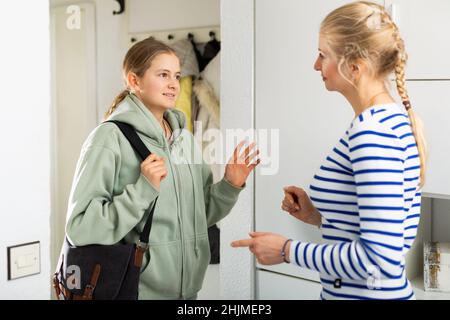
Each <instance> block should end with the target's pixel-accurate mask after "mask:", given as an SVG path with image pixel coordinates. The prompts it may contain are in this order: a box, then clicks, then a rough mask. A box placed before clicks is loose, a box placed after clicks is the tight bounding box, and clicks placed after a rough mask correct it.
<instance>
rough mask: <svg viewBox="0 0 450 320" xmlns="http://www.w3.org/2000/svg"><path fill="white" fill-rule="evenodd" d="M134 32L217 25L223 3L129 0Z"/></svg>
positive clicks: (131, 30) (131, 29)
mask: <svg viewBox="0 0 450 320" xmlns="http://www.w3.org/2000/svg"><path fill="white" fill-rule="evenodd" d="M126 3H127V6H128V8H127V10H129V14H130V17H131V19H130V20H129V31H130V32H135V33H136V32H146V31H150V30H151V31H157V30H168V29H169V30H170V29H184V28H193V27H209V26H216V25H218V24H219V21H220V11H219V6H220V1H219V0H188V1H186V0H163V1H148V0H128V1H126Z"/></svg>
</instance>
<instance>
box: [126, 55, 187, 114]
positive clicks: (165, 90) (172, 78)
mask: <svg viewBox="0 0 450 320" xmlns="http://www.w3.org/2000/svg"><path fill="white" fill-rule="evenodd" d="M180 79H181V72H180V60H179V59H178V57H177V56H175V55H174V54H170V53H162V54H159V55H158V56H156V57H155V58H154V59H153V61H152V63H151V66H150V68H148V69H147V71H146V72H145V74H144V76H143V77H142V78H139V79H137V87H136V90H135V92H136V95H137V96H138V97H139V98H140V99H141V100H142V102H143V103H144V104H145V105H146V106H150V107H151V108H157V109H171V108H174V107H175V101H176V100H177V98H178V95H179V94H180Z"/></svg>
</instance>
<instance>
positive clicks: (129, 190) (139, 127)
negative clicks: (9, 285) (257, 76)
mask: <svg viewBox="0 0 450 320" xmlns="http://www.w3.org/2000/svg"><path fill="white" fill-rule="evenodd" d="M164 117H165V119H166V120H167V121H168V122H169V124H170V126H171V127H172V130H173V132H174V135H173V137H174V138H173V142H172V143H171V144H169V143H168V141H167V139H166V138H165V137H164V134H163V130H162V128H161V126H160V125H159V123H158V121H157V120H156V118H155V117H154V116H153V114H152V113H151V112H150V111H149V110H148V109H147V108H146V107H145V106H144V105H143V104H142V102H141V101H140V100H139V99H138V98H137V97H136V96H135V95H133V94H129V95H128V96H127V97H126V98H125V99H124V100H123V101H122V102H121V103H120V104H119V106H118V107H117V109H116V110H115V111H114V113H113V114H112V115H111V116H110V117H109V119H108V120H118V121H123V122H126V123H129V124H130V125H132V126H134V128H135V129H136V131H137V133H138V135H139V136H140V138H141V139H142V141H143V142H144V143H145V145H146V146H147V148H148V149H149V150H150V151H151V152H152V153H155V154H157V155H159V156H162V157H164V158H165V159H166V168H167V171H168V175H167V177H166V178H165V179H164V180H163V181H162V182H161V185H160V191H159V192H158V191H157V190H156V189H155V188H154V187H153V186H152V185H151V183H150V182H149V181H148V180H147V178H145V176H144V175H142V174H141V170H140V163H141V159H140V158H139V156H138V155H137V153H135V151H134V150H133V149H132V147H131V145H130V144H129V142H128V140H126V138H125V136H123V134H122V133H121V131H120V129H119V128H118V127H117V126H116V125H115V124H113V123H103V124H101V125H99V126H98V127H97V128H96V129H95V130H94V131H93V132H92V133H91V134H90V135H89V137H88V138H87V140H86V142H85V143H84V145H83V148H82V151H81V156H80V159H79V161H78V164H77V168H76V172H75V176H74V181H73V185H72V190H71V194H70V199H69V206H68V215H67V216H68V221H67V225H66V233H67V236H68V238H69V239H70V241H71V242H72V243H73V244H74V245H78V246H83V245H88V244H104V245H111V244H115V243H118V242H121V241H122V242H126V243H136V242H137V241H138V239H139V234H140V232H141V231H142V229H143V227H144V224H145V221H146V218H147V215H145V211H146V209H147V208H148V207H149V206H150V205H151V204H152V202H153V201H154V200H155V199H156V197H158V200H157V203H156V209H155V215H154V218H153V225H152V231H151V234H150V241H149V245H150V247H149V251H147V253H146V254H145V255H144V261H143V265H142V268H141V277H140V283H139V299H192V298H196V295H197V292H198V291H199V290H200V289H201V287H202V282H203V278H204V275H205V271H206V268H207V266H208V264H209V261H210V249H209V241H208V230H207V228H208V227H209V226H211V225H213V224H215V223H217V222H218V221H219V220H221V219H222V218H224V217H225V216H226V215H227V214H228V213H229V212H230V210H231V208H232V207H233V205H234V204H235V203H236V201H237V199H238V195H239V192H240V191H241V190H242V189H241V188H236V187H234V186H232V185H231V184H230V183H229V182H227V181H226V180H225V179H222V180H221V181H220V182H218V183H216V184H213V181H212V179H213V177H212V173H211V170H210V168H209V166H208V165H207V164H206V163H204V162H203V160H202V157H201V151H200V150H199V148H198V147H197V146H196V143H195V141H194V137H193V136H192V134H191V133H190V132H189V131H187V130H180V129H183V128H184V127H185V117H184V115H183V113H181V112H179V111H177V110H168V111H166V112H165V114H164ZM150 256H151V259H149V257H150ZM149 260H150V261H149Z"/></svg>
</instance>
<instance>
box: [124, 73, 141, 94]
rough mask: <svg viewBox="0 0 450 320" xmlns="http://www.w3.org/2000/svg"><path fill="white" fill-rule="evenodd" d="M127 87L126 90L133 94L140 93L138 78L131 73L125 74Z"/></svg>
mask: <svg viewBox="0 0 450 320" xmlns="http://www.w3.org/2000/svg"><path fill="white" fill-rule="evenodd" d="M127 86H128V89H130V91H131V92H133V93H135V92H136V91H140V88H139V77H138V76H137V75H136V74H135V73H133V72H128V74H127Z"/></svg>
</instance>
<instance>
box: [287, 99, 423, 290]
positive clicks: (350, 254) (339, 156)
mask: <svg viewBox="0 0 450 320" xmlns="http://www.w3.org/2000/svg"><path fill="white" fill-rule="evenodd" d="M419 175H420V160H419V154H418V149H417V145H416V142H415V139H414V136H413V134H412V131H411V126H410V121H409V118H408V116H407V114H406V113H405V112H404V111H403V110H402V109H401V108H400V107H399V106H398V105H397V104H387V105H378V106H374V107H371V108H369V109H367V110H365V111H364V112H363V113H362V114H361V115H360V116H358V117H356V118H355V119H354V120H353V122H352V123H351V125H350V128H349V129H348V130H347V131H346V133H345V134H344V136H343V137H342V138H341V139H340V140H339V141H338V143H337V145H336V146H335V148H334V149H333V150H332V152H331V153H330V154H329V156H328V157H327V158H326V161H325V162H324V163H323V165H322V166H321V167H320V170H319V172H318V173H317V174H316V175H315V177H314V180H313V182H312V184H311V186H310V198H311V200H312V202H313V203H314V205H315V206H316V208H317V209H318V210H319V212H320V213H321V215H322V233H323V239H324V242H325V243H323V244H315V243H306V242H299V241H293V242H292V244H291V249H290V260H291V262H292V263H295V264H297V265H299V266H300V267H304V268H308V269H312V270H316V271H318V272H319V273H320V279H321V283H322V287H323V290H322V293H321V298H322V299H414V298H415V296H414V293H413V290H412V287H411V284H410V282H409V281H408V280H407V278H406V275H405V255H406V253H407V252H408V250H409V249H410V248H411V246H412V243H413V241H414V239H415V236H416V233H417V227H418V224H419V219H420V203H421V194H420V192H419V191H418V184H419V180H420V178H419Z"/></svg>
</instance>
